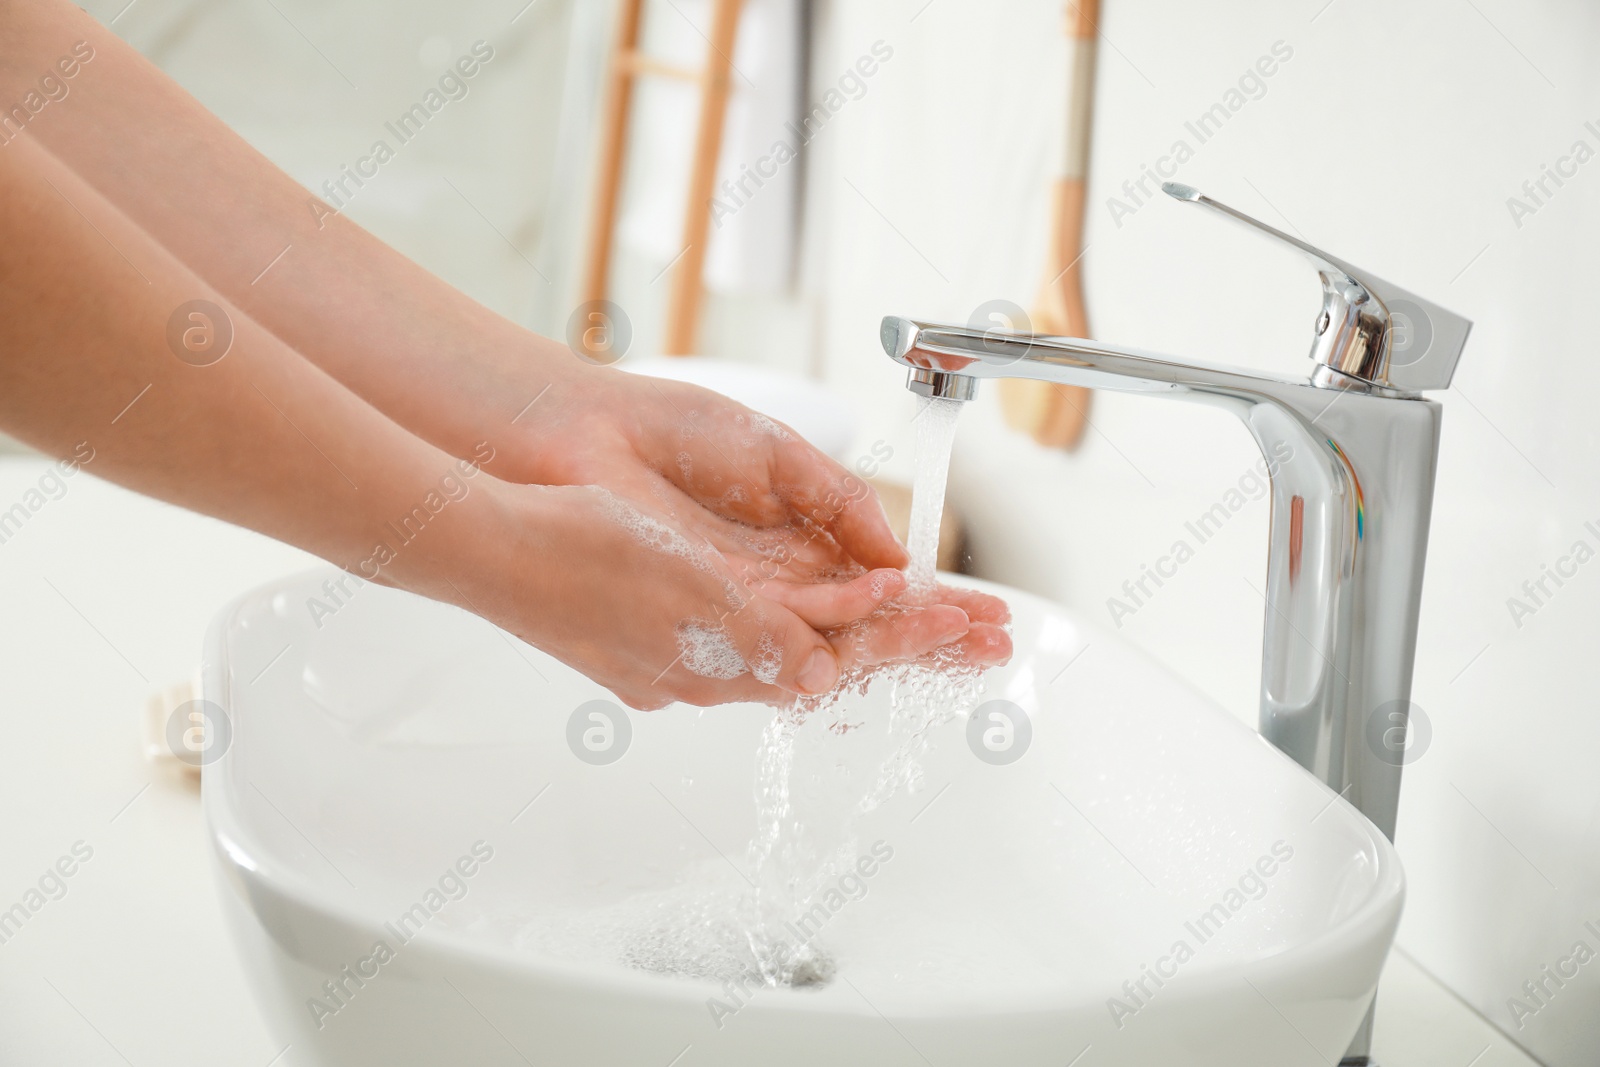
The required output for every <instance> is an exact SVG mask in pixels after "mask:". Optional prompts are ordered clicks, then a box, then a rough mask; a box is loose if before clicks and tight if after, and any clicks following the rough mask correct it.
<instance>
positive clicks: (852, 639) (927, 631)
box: [828, 604, 971, 670]
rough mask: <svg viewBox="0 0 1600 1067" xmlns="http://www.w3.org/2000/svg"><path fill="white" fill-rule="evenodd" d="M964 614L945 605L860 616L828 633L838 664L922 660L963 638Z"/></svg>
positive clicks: (862, 665) (964, 634)
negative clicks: (854, 620) (847, 624)
mask: <svg viewBox="0 0 1600 1067" xmlns="http://www.w3.org/2000/svg"><path fill="white" fill-rule="evenodd" d="M970 625H971V624H970V623H969V621H968V619H967V613H966V612H964V611H962V610H961V609H960V608H953V607H950V606H949V605H947V604H935V605H934V606H933V607H929V608H916V609H912V610H908V611H888V612H884V613H883V614H881V615H877V616H873V617H871V618H866V619H859V620H857V621H856V622H855V623H853V624H851V625H850V626H849V627H846V628H845V629H842V630H835V631H833V632H832V633H830V634H829V635H828V640H829V642H831V643H832V645H833V647H834V649H835V651H837V652H838V654H839V665H840V666H841V667H843V668H845V669H846V670H848V669H849V668H851V667H864V666H875V665H877V664H879V663H899V662H902V661H904V660H913V659H921V658H922V657H923V656H926V655H927V654H928V653H930V652H932V651H933V650H934V649H936V648H939V647H940V646H942V645H948V644H950V643H951V642H953V641H957V640H960V639H961V638H962V637H965V636H966V634H967V631H968V629H969V628H970Z"/></svg>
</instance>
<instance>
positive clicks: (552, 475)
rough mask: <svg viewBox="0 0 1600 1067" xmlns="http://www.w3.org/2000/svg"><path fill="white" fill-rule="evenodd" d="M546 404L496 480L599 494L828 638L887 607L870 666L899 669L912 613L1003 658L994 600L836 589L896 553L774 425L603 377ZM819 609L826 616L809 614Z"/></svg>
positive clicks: (988, 656) (702, 393) (736, 407)
mask: <svg viewBox="0 0 1600 1067" xmlns="http://www.w3.org/2000/svg"><path fill="white" fill-rule="evenodd" d="M552 392H553V393H554V392H555V391H554V390H553V391H552ZM549 399H550V401H551V403H550V405H549V407H548V408H546V409H544V410H543V411H542V412H541V414H540V416H539V418H538V419H535V420H530V425H529V428H528V429H527V430H526V431H524V436H523V437H522V439H521V441H520V442H519V443H516V444H513V445H512V447H511V448H509V449H505V450H502V452H501V457H500V458H501V462H498V463H497V464H496V471H497V473H499V474H500V475H501V476H502V477H510V478H515V479H518V480H523V481H528V482H535V483H543V484H556V485H605V486H606V487H608V488H610V489H612V490H613V491H615V492H616V493H617V494H618V495H619V496H622V497H623V498H625V499H627V500H629V501H631V502H632V503H633V504H634V505H635V506H637V507H642V508H645V509H647V510H649V511H653V512H656V513H659V514H661V515H662V516H663V517H665V518H667V519H669V520H671V521H672V522H675V523H676V524H678V525H679V526H680V527H681V528H682V529H684V530H685V531H686V532H688V533H689V534H691V535H692V536H695V537H698V538H701V539H703V540H704V541H706V542H708V543H709V544H710V545H711V546H713V547H714V548H715V549H716V550H717V551H718V552H719V553H720V554H721V555H722V556H723V558H724V560H725V561H726V562H727V564H728V565H729V566H730V567H731V568H732V569H733V570H735V571H736V572H738V574H739V575H740V578H741V581H742V582H743V583H744V584H745V585H746V586H747V587H750V588H752V589H753V590H755V591H757V592H760V593H761V595H763V596H765V597H767V598H769V599H771V600H773V601H775V602H777V603H779V604H782V605H784V606H786V607H789V608H790V609H791V610H792V611H794V612H795V613H796V614H797V615H799V616H800V617H801V618H803V619H804V620H805V621H807V622H808V623H810V624H811V625H813V626H814V627H817V628H818V629H821V630H824V631H829V632H832V631H835V630H836V629H838V628H842V627H845V626H847V625H849V624H850V623H852V622H854V621H856V620H858V619H861V618H862V617H864V616H867V615H868V614H869V613H872V612H874V611H875V610H876V609H878V608H879V607H880V605H883V604H886V603H888V604H890V605H891V606H892V607H893V608H894V610H891V611H888V612H880V613H879V614H878V615H877V616H876V617H874V618H871V619H870V620H869V621H868V627H869V629H868V631H867V634H866V640H865V646H864V647H866V648H867V649H869V650H871V651H870V652H869V653H868V654H869V655H873V656H878V655H880V654H881V655H882V657H883V659H889V658H894V659H898V658H904V656H903V655H901V654H895V655H890V654H889V653H891V652H897V653H898V652H899V651H900V650H902V649H903V648H905V647H906V646H907V641H906V639H905V634H907V633H909V632H910V631H911V630H912V629H917V628H919V627H920V626H921V625H922V624H921V623H919V622H917V621H916V620H917V616H918V614H919V613H921V612H924V611H927V610H930V609H931V608H934V607H941V608H954V609H957V610H959V611H961V612H962V614H963V615H965V616H966V617H967V618H968V621H969V623H970V626H969V629H968V632H967V633H965V634H964V635H962V638H961V646H962V651H963V653H964V654H965V656H966V658H967V659H968V660H969V661H971V662H973V663H977V664H980V665H984V666H989V665H993V664H997V663H1003V662H1005V661H1006V660H1007V659H1009V658H1010V656H1011V641H1010V637H1009V636H1008V635H1007V633H1006V632H1005V630H1004V628H1003V627H1004V625H1005V623H1006V622H1008V621H1009V619H1010V612H1009V611H1008V610H1007V608H1006V606H1005V604H1004V603H1003V602H1002V601H1000V600H999V599H998V598H996V597H992V596H989V595H987V594H984V593H979V592H975V591H972V590H953V589H948V588H945V587H940V589H939V590H938V591H937V592H936V593H935V595H934V597H933V598H932V600H931V601H930V602H929V603H926V604H911V603H906V602H905V598H901V597H900V594H901V593H902V592H903V590H904V579H903V576H902V575H900V574H899V573H898V571H895V572H894V573H892V574H885V575H884V577H883V578H882V579H880V581H881V582H889V583H892V585H890V586H889V587H887V588H886V590H885V591H884V594H883V596H881V597H878V598H870V597H861V596H854V595H850V596H843V597H841V596H839V595H838V594H837V593H835V592H832V591H831V590H833V589H834V588H835V583H838V582H839V581H840V580H841V579H847V578H852V577H856V578H858V579H859V576H860V572H861V571H862V570H864V569H865V570H869V571H870V570H875V569H881V568H897V569H898V568H901V567H904V566H905V564H906V562H907V557H906V554H905V549H904V548H903V547H901V545H900V543H899V542H898V541H897V540H896V539H895V537H894V534H893V533H892V532H891V531H890V530H889V526H888V523H887V521H886V520H885V519H884V515H883V509H882V508H881V507H880V505H879V504H878V499H877V495H876V494H875V493H874V492H873V491H872V489H871V487H870V486H868V485H867V484H866V482H865V481H864V480H863V479H862V478H860V477H859V476H857V475H855V474H853V473H851V472H850V471H847V470H846V469H844V468H843V467H841V466H839V465H838V464H837V463H835V462H834V461H833V460H831V459H829V458H828V457H826V456H824V455H823V454H822V453H821V452H819V451H818V450H817V449H815V448H814V447H812V446H811V445H810V444H808V443H807V442H806V441H804V440H802V439H801V438H800V437H799V435H797V434H795V433H794V432H793V431H792V430H790V429H789V428H788V427H786V426H784V425H782V424H781V423H778V422H775V421H773V420H772V419H769V418H767V417H766V416H764V415H761V414H758V413H756V412H754V411H751V410H750V409H748V408H746V407H744V406H743V405H741V404H738V403H736V402H734V401H732V400H730V399H728V398H727V397H724V396H722V395H720V394H718V393H713V392H711V391H709V390H706V389H702V388H699V387H698V386H693V385H688V384H685V383H681V382H672V381H664V380H661V379H656V378H648V377H644V376H641V375H633V374H627V373H623V372H618V371H614V370H609V369H606V370H601V369H596V370H593V371H592V372H590V373H589V374H587V375H585V376H583V377H582V378H580V379H579V380H578V381H577V382H575V383H572V384H570V385H565V386H564V387H563V388H562V389H561V390H560V392H559V394H558V395H554V396H552V397H551V398H549ZM508 453H509V454H508ZM822 583H828V584H822ZM846 588H847V589H848V588H849V587H848V586H847V587H846ZM896 598H900V599H899V600H897V599H896ZM823 602H826V603H828V604H829V605H830V608H829V609H828V610H827V611H823V610H819V609H817V608H815V607H814V606H813V605H815V604H820V603H823ZM917 632H919V633H920V632H921V630H920V629H917ZM832 639H833V640H835V641H839V640H842V638H840V637H839V635H838V634H837V633H834V634H833V635H832ZM883 659H875V660H873V662H882V661H883Z"/></svg>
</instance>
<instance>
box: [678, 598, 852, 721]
mask: <svg viewBox="0 0 1600 1067" xmlns="http://www.w3.org/2000/svg"><path fill="white" fill-rule="evenodd" d="M722 625H723V626H724V627H726V632H727V634H728V636H729V638H730V639H731V640H732V643H733V645H734V647H735V648H737V649H738V651H739V654H740V655H741V656H743V657H744V662H745V666H746V668H747V669H748V670H749V672H750V674H751V675H752V676H753V677H754V679H755V680H756V681H757V682H760V683H762V684H763V685H769V686H777V687H778V688H779V689H782V690H784V691H785V692H787V693H795V694H798V695H800V696H816V695H818V694H820V693H826V692H827V691H828V690H830V689H832V688H833V686H834V683H835V682H837V681H838V680H839V672H840V663H839V657H838V655H837V654H836V652H835V651H834V649H833V646H832V645H831V644H830V642H829V641H828V640H827V639H826V638H825V637H824V636H823V635H822V634H820V633H818V632H817V630H816V629H815V628H814V627H813V626H811V625H810V624H809V623H807V622H806V620H805V619H803V618H801V617H800V616H799V615H798V614H796V613H795V612H794V611H792V610H790V609H789V608H787V607H785V606H784V605H783V604H780V603H778V602H777V601H775V600H770V599H768V598H766V597H764V596H755V597H753V598H751V599H750V600H749V601H747V602H746V603H745V605H744V606H743V607H742V608H740V609H739V610H738V611H735V612H731V613H730V614H729V615H728V616H727V617H726V618H725V619H724V620H723V622H722ZM687 665H688V666H690V667H691V668H692V667H693V664H692V663H689V664H687Z"/></svg>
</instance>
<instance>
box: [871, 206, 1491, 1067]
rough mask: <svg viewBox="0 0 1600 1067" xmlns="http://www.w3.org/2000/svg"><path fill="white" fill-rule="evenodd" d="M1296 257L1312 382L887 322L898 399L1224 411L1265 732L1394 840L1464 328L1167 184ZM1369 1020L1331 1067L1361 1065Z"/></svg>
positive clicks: (1109, 349) (1110, 349)
mask: <svg viewBox="0 0 1600 1067" xmlns="http://www.w3.org/2000/svg"><path fill="white" fill-rule="evenodd" d="M1162 189H1163V191H1165V192H1166V193H1167V194H1168V195H1169V196H1172V197H1173V198H1174V199H1176V200H1179V201H1181V202H1183V203H1189V204H1199V205H1201V206H1202V207H1206V208H1209V209H1210V210H1212V211H1215V212H1218V213H1220V214H1222V215H1224V216H1226V217H1228V218H1231V219H1233V220H1235V221H1237V222H1240V223H1243V224H1245V225H1247V226H1250V227H1252V228H1253V229H1254V230H1256V231H1257V232H1259V233H1264V234H1266V235H1268V236H1270V237H1274V238H1276V239H1278V240H1280V241H1283V242H1285V243H1286V244H1289V245H1291V246H1293V247H1294V248H1297V249H1299V250H1300V251H1301V252H1303V253H1305V254H1306V255H1307V256H1308V257H1310V259H1311V262H1312V264H1313V265H1314V266H1315V267H1316V270H1317V275H1318V277H1319V278H1320V279H1321V280H1322V310H1321V312H1320V313H1319V315H1318V316H1317V320H1316V326H1315V337H1314V339H1313V340H1312V343H1311V358H1312V360H1313V361H1314V362H1315V364H1316V365H1315V367H1314V368H1313V369H1312V372H1311V374H1310V376H1309V378H1306V379H1303V380H1301V379H1293V378H1285V377H1279V376H1275V375H1268V374H1260V373H1257V372H1254V371H1248V370H1239V369H1235V368H1231V367H1222V366H1213V365H1210V364H1206V363H1197V362H1188V361H1180V360H1177V359H1173V358H1169V357H1166V356H1158V355H1153V354H1150V353H1146V352H1140V351H1137V350H1135V349H1131V348H1124V347H1121V346H1118V345H1110V344H1102V343H1100V342H1098V341H1087V340H1081V339H1077V338H1068V337H1041V336H1036V335H1033V334H1027V333H1017V332H1013V331H1009V330H992V329H979V328H974V327H963V326H940V325H934V324H929V323H922V322H912V321H910V320H908V319H901V318H893V317H891V318H886V319H884V320H883V328H882V340H883V347H884V350H885V351H887V352H888V353H889V355H890V356H891V357H892V358H893V359H894V360H896V361H897V362H899V363H902V364H904V365H905V366H906V367H908V368H910V375H909V377H908V379H907V382H906V385H907V387H908V388H909V389H910V390H911V391H912V392H914V393H917V394H919V395H921V396H927V397H941V398H946V399H952V400H971V399H972V398H973V396H974V395H975V394H976V392H977V386H978V380H979V379H982V378H1032V379H1037V380H1040V381H1046V382H1059V383H1062V384H1069V385H1084V386H1090V387H1092V388H1095V389H1118V390H1123V391H1127V392H1138V393H1149V394H1153V395H1160V396H1170V397H1174V398H1177V399H1181V400H1193V401H1197V402H1200V403H1206V404H1213V405H1216V406H1219V407H1223V408H1226V409H1228V410H1230V411H1232V412H1234V414H1236V415H1238V416H1239V418H1240V419H1242V420H1243V421H1244V424H1245V426H1246V427H1248V428H1249V430H1250V433H1251V435H1252V436H1253V437H1254V438H1255V440H1256V444H1257V445H1259V446H1260V447H1261V451H1262V453H1263V454H1264V455H1265V456H1266V457H1267V459H1268V461H1269V465H1270V469H1272V470H1273V472H1274V473H1273V474H1272V518H1271V535H1270V539H1269V542H1268V549H1267V576H1266V592H1265V596H1266V627H1265V637H1264V640H1263V647H1262V658H1261V718H1260V729H1261V733H1262V736H1264V737H1266V738H1267V739H1268V740H1269V741H1271V742H1272V743H1273V744H1275V745H1277V746H1278V747H1279V748H1280V749H1282V750H1283V751H1284V752H1285V753H1287V754H1288V755H1289V756H1290V757H1292V758H1293V759H1294V760H1296V761H1297V762H1298V763H1299V764H1300V765H1301V766H1303V767H1305V768H1306V770H1308V771H1310V772H1311V773H1312V774H1314V775H1316V776H1317V777H1318V778H1320V779H1321V780H1322V781H1323V782H1326V783H1327V784H1328V786H1329V787H1331V788H1332V789H1333V790H1334V791H1335V792H1337V793H1339V794H1340V795H1341V796H1344V797H1345V798H1346V799H1348V800H1349V801H1350V802H1351V803H1352V804H1354V805H1355V806H1356V807H1357V808H1358V809H1360V811H1361V812H1362V813H1363V814H1364V815H1366V817H1367V818H1368V819H1370V820H1372V822H1373V823H1374V824H1375V825H1377V827H1378V828H1379V829H1380V830H1382V831H1383V832H1384V834H1385V835H1387V836H1388V837H1389V838H1390V839H1391V840H1392V839H1393V838H1394V828H1395V814H1396V811H1397V809H1398V807H1399V800H1400V769H1401V765H1402V764H1403V762H1404V746H1403V744H1400V745H1396V744H1395V741H1396V739H1397V738H1398V739H1403V738H1404V737H1405V730H1406V727H1407V724H1408V715H1409V712H1410V706H1411V705H1410V698H1411V672H1412V665H1413V662H1414V660H1415V657H1416V648H1417V614H1418V607H1419V603H1420V600H1421V595H1422V568H1423V561H1424V557H1425V556H1426V554H1427V548H1428V521H1429V517H1430V514H1431V512H1432V509H1433V481H1434V471H1435V468H1436V466H1437V463H1438V457H1439V423H1440V417H1441V414H1442V409H1441V407H1440V406H1439V404H1438V403H1437V402H1435V401H1432V400H1427V399H1424V398H1423V397H1422V396H1421V395H1420V394H1421V392H1422V391H1423V390H1427V389H1445V388H1448V387H1449V385H1450V379H1451V377H1452V376H1453V375H1454V373H1455V368H1456V361H1457V360H1458V359H1459V358H1460V356H1461V349H1462V348H1463V346H1464V345H1465V344H1466V340H1467V334H1468V332H1469V331H1470V330H1471V328H1472V323H1471V322H1469V321H1468V320H1467V319H1464V318H1462V317H1461V316H1460V315H1456V314H1454V313H1453V312H1450V311H1446V310H1445V309H1443V308H1441V307H1438V306H1437V305H1435V304H1432V303H1429V302H1428V301H1425V300H1422V299H1421V298H1419V297H1417V296H1414V295H1412V294H1411V293H1409V292H1407V291H1406V290H1404V289H1401V288H1400V287H1399V286H1397V285H1393V284H1391V283H1389V282H1386V281H1384V280H1382V279H1381V278H1378V277H1375V276H1374V275H1372V274H1369V273H1368V272H1366V271H1363V270H1360V269H1358V268H1356V267H1354V266H1351V265H1350V264H1348V263H1346V262H1344V261H1343V260H1340V259H1336V258H1334V257H1333V256H1330V255H1328V254H1327V253H1325V252H1322V251H1319V250H1318V249H1316V248H1313V247H1311V246H1310V245H1308V244H1306V243H1305V242H1304V241H1300V240H1297V239H1296V238H1294V237H1291V236H1289V235H1288V234H1286V233H1283V232H1282V231H1280V230H1277V229H1274V228H1273V227H1271V226H1268V225H1265V224H1264V223H1261V222H1258V221H1257V220H1255V219H1252V218H1250V217H1248V216H1246V215H1244V214H1241V213H1240V212H1238V211H1235V210H1234V209H1233V208H1230V207H1227V206H1226V205H1224V204H1220V203H1218V202H1217V201H1215V200H1212V199H1211V198H1210V197H1206V196H1202V195H1201V194H1200V193H1199V192H1198V191H1197V190H1195V189H1193V188H1191V187H1189V186H1187V185H1179V184H1177V183H1175V182H1168V183H1166V184H1165V185H1163V186H1162ZM1371 1026H1372V1016H1371V1013H1370V1012H1369V1013H1368V1015H1367V1020H1366V1022H1365V1023H1364V1024H1363V1026H1362V1029H1361V1031H1360V1032H1359V1033H1358V1035H1357V1038H1356V1041H1355V1043H1354V1044H1353V1045H1352V1046H1351V1049H1350V1051H1349V1053H1347V1054H1346V1057H1345V1060H1344V1062H1345V1064H1349V1065H1362V1064H1367V1063H1368V1062H1369V1058H1368V1057H1369V1047H1370V1039H1371Z"/></svg>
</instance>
